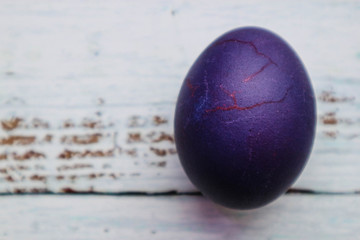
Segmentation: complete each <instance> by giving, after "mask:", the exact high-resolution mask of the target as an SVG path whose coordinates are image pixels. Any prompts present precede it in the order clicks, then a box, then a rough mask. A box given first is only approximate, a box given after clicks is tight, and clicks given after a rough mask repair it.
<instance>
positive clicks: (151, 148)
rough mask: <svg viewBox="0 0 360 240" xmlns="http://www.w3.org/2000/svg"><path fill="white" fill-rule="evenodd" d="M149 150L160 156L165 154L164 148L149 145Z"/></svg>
mask: <svg viewBox="0 0 360 240" xmlns="http://www.w3.org/2000/svg"><path fill="white" fill-rule="evenodd" d="M150 150H151V151H152V152H153V153H155V154H156V155H158V156H160V157H164V156H166V150H164V149H160V148H154V147H150Z"/></svg>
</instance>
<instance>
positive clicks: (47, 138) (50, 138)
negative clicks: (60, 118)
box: [42, 134, 53, 143]
mask: <svg viewBox="0 0 360 240" xmlns="http://www.w3.org/2000/svg"><path fill="white" fill-rule="evenodd" d="M52 139H53V136H52V135H50V134H46V135H45V137H44V138H43V140H42V141H43V142H48V143H51V141H52Z"/></svg>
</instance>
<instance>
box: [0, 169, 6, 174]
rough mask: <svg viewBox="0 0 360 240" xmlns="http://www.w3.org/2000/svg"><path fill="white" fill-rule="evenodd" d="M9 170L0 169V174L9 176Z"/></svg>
mask: <svg viewBox="0 0 360 240" xmlns="http://www.w3.org/2000/svg"><path fill="white" fill-rule="evenodd" d="M7 172H8V171H7V169H6V168H0V173H3V174H7Z"/></svg>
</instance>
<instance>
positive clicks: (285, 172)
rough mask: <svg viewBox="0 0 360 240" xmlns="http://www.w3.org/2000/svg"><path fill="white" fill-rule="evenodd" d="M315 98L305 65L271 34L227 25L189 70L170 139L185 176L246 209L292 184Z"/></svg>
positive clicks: (307, 142)
mask: <svg viewBox="0 0 360 240" xmlns="http://www.w3.org/2000/svg"><path fill="white" fill-rule="evenodd" d="M315 127H316V103H315V97H314V92H313V88H312V85H311V82H310V79H309V77H308V75H307V73H306V70H305V68H304V66H303V64H302V62H301V60H300V59H299V57H298V56H297V55H296V53H295V52H294V50H292V48H291V47H290V46H289V45H288V44H287V43H286V42H285V41H284V40H283V39H281V38H280V37H279V36H277V35H276V34H274V33H272V32H270V31H268V30H265V29H262V28H256V27H245V28H238V29H235V30H232V31H230V32H227V33H225V34H224V35H222V36H220V37H219V38H217V39H216V40H215V41H214V42H212V43H211V44H210V45H209V46H208V47H207V48H206V49H205V50H204V51H203V52H202V53H201V55H200V56H199V57H198V58H197V60H196V61H195V62H194V63H193V65H192V67H191V68H190V70H189V72H188V73H187V75H186V77H185V79H184V82H183V84H182V87H181V89H180V93H179V96H178V100H177V105H176V110H175V141H176V147H177V151H178V153H179V158H180V161H181V164H182V166H183V168H184V170H185V172H186V174H187V176H188V177H189V179H190V180H191V182H192V183H193V184H194V185H195V186H196V187H197V188H198V189H199V190H200V191H201V192H202V193H203V194H204V195H205V196H206V197H207V198H209V199H211V200H212V201H214V202H216V203H218V204H220V205H223V206H225V207H228V208H235V209H252V208H257V207H261V206H263V205H266V204H268V203H269V202H271V201H273V200H275V199H276V198H277V197H279V196H280V195H281V194H283V193H284V192H286V190H287V189H288V188H289V187H290V186H291V185H292V184H293V183H294V182H295V180H296V179H297V178H298V176H299V175H300V173H301V172H302V170H303V168H304V167H305V165H306V162H307V160H308V158H309V155H310V153H311V149H312V145H313V141H314V136H315Z"/></svg>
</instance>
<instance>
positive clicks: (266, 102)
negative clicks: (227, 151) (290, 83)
mask: <svg viewBox="0 0 360 240" xmlns="http://www.w3.org/2000/svg"><path fill="white" fill-rule="evenodd" d="M220 88H221V90H223V92H224V93H225V94H226V95H228V96H229V97H230V98H231V99H232V100H233V105H231V106H227V107H226V106H217V107H215V108H212V109H207V110H205V112H206V113H211V112H216V111H231V110H239V111H243V110H250V109H253V108H256V107H260V106H262V105H265V104H271V103H280V102H283V101H284V100H285V98H286V97H287V95H288V93H289V90H290V89H291V87H290V88H288V89H287V90H286V92H285V94H284V96H283V97H282V98H280V99H279V100H269V101H262V102H259V103H255V104H253V105H250V106H246V107H240V106H239V105H238V103H237V100H236V96H235V93H236V92H235V91H234V92H229V91H228V90H226V89H224V88H223V87H222V85H220Z"/></svg>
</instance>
